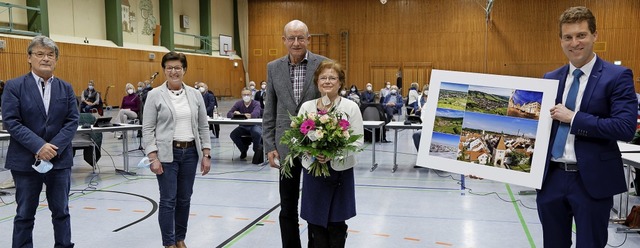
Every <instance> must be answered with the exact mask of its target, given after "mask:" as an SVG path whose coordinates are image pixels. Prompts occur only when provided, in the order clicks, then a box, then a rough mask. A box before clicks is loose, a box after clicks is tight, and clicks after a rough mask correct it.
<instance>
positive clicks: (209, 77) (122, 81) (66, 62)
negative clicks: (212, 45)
mask: <svg viewBox="0 0 640 248" xmlns="http://www.w3.org/2000/svg"><path fill="white" fill-rule="evenodd" d="M0 39H2V40H5V41H7V42H6V44H7V48H5V49H2V50H0V79H1V80H7V79H11V78H15V77H18V76H21V75H23V74H25V73H27V72H29V65H28V63H27V55H26V48H27V45H28V43H29V41H30V39H26V38H14V37H12V36H2V35H0ZM58 47H59V48H60V59H59V60H58V63H57V68H56V70H55V72H54V75H55V76H56V77H59V78H62V79H64V80H65V81H67V82H69V83H71V84H72V85H73V88H74V90H75V92H76V94H80V93H81V92H82V90H84V89H85V88H86V87H87V83H88V82H89V80H94V82H95V86H96V88H97V89H98V91H100V92H102V94H103V95H104V93H106V89H107V87H108V86H110V85H113V86H114V87H113V88H110V89H109V94H108V97H107V99H106V100H107V102H108V103H109V104H110V105H120V103H121V101H122V97H123V96H124V95H125V91H124V87H125V85H126V84H127V83H132V84H134V85H135V86H137V85H136V84H137V82H139V81H144V80H146V79H149V77H150V76H151V75H152V74H153V73H154V72H159V73H160V74H159V75H158V77H157V79H156V80H155V83H154V84H153V86H154V87H156V86H158V85H160V84H161V83H162V82H163V81H164V74H163V71H162V67H161V65H160V63H161V61H162V56H163V55H164V53H161V52H151V51H141V50H131V49H124V48H112V47H99V46H89V45H81V44H69V43H61V42H58ZM149 53H155V55H156V59H155V60H149V59H148V56H149ZM187 62H188V67H187V68H188V69H187V73H186V74H185V78H184V81H185V83H187V84H188V85H190V86H193V83H194V82H195V81H203V82H205V83H207V85H208V86H209V89H211V90H213V91H214V92H215V93H216V96H234V97H240V89H242V87H244V78H243V75H244V71H243V70H242V67H241V66H238V67H237V68H235V67H234V66H233V61H232V60H229V59H228V58H215V57H210V56H202V55H190V54H187ZM238 63H239V64H242V62H241V61H239V60H238Z"/></svg>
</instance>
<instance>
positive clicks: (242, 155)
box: [240, 151, 247, 159]
mask: <svg viewBox="0 0 640 248" xmlns="http://www.w3.org/2000/svg"><path fill="white" fill-rule="evenodd" d="M245 158H247V151H241V152H240V159H245Z"/></svg>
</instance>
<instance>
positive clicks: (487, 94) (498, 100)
mask: <svg viewBox="0 0 640 248" xmlns="http://www.w3.org/2000/svg"><path fill="white" fill-rule="evenodd" d="M512 93H513V89H504V88H496V87H487V86H478V85H471V86H469V91H468V92H467V94H468V96H467V106H466V111H472V112H479V113H487V114H495V115H507V108H508V107H509V99H510V98H511V94H512Z"/></svg>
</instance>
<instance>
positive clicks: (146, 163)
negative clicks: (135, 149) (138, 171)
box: [138, 157, 151, 168]
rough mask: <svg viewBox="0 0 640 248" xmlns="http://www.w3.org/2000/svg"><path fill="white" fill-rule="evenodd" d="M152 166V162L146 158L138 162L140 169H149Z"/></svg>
mask: <svg viewBox="0 0 640 248" xmlns="http://www.w3.org/2000/svg"><path fill="white" fill-rule="evenodd" d="M150 165H151V162H149V158H148V157H144V158H142V159H141V160H140V162H138V168H149V166H150Z"/></svg>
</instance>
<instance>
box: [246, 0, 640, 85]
mask: <svg viewBox="0 0 640 248" xmlns="http://www.w3.org/2000/svg"><path fill="white" fill-rule="evenodd" d="M485 2H486V1H468V0H453V1H442V0H402V1H399V0H398V1H396V0H394V1H388V2H387V4H384V5H383V4H381V3H380V2H379V1H374V0H350V1H342V0H306V1H279V0H249V48H250V49H262V50H264V51H270V50H271V49H278V54H276V55H271V54H266V53H265V54H264V55H263V56H254V55H249V58H248V59H249V61H250V66H249V74H250V75H251V78H253V79H262V78H266V64H267V63H268V62H269V61H271V60H273V59H276V58H278V57H281V56H284V55H285V54H286V53H287V50H286V48H285V46H284V45H283V43H282V40H281V36H282V32H283V26H284V25H285V24H286V23H287V22H289V21H290V20H293V19H299V20H301V21H303V22H305V23H306V24H307V25H308V26H309V30H310V32H311V33H312V34H329V36H328V41H327V44H328V51H327V52H326V54H324V55H326V56H328V57H329V58H333V59H336V60H337V59H339V57H340V52H341V49H340V44H341V42H340V31H341V30H348V31H349V42H348V44H349V47H348V51H349V65H348V67H347V68H349V71H348V72H347V73H348V75H349V77H348V78H349V81H350V82H347V85H351V84H356V85H357V86H358V88H360V89H362V88H364V86H365V84H366V83H367V82H371V83H372V84H374V88H376V89H379V88H380V87H381V86H382V85H383V83H384V82H382V81H380V80H379V79H378V78H377V77H378V76H376V75H378V74H380V73H379V72H377V71H376V72H374V71H373V70H374V69H376V70H377V69H380V68H378V67H376V66H373V67H372V66H371V65H372V64H373V65H376V64H384V63H393V64H395V65H399V66H400V67H402V68H403V72H404V71H406V70H407V69H408V67H409V66H408V65H411V64H412V63H427V64H429V65H431V68H432V69H442V70H456V71H468V72H481V73H491V74H501V75H515V76H526V77H542V75H543V74H544V73H545V72H547V71H551V70H553V69H555V68H557V67H559V66H561V65H563V64H565V63H567V59H566V57H565V56H564V54H563V53H562V50H561V48H560V41H559V27H558V23H557V22H558V18H559V16H560V14H561V13H562V12H563V11H564V10H565V9H567V8H568V7H570V6H576V5H585V6H587V7H588V8H590V9H591V10H592V12H593V13H594V15H595V16H596V20H597V30H598V41H599V42H605V43H606V46H607V47H606V48H607V49H606V51H602V52H597V54H598V56H600V57H601V58H604V59H605V60H608V61H611V62H613V61H614V60H620V61H622V64H623V66H626V67H628V68H631V69H632V70H634V71H635V72H636V74H635V75H636V76H635V77H636V80H637V81H636V86H637V87H636V89H640V87H638V84H640V18H638V16H640V1H637V0H584V1H575V0H540V1H496V2H495V4H494V6H493V9H492V14H491V19H490V21H489V22H486V21H485V20H486V19H485V13H484V10H483V9H482V6H480V5H484V4H485ZM485 40H486V43H485ZM425 73H426V74H427V75H430V69H428V72H425ZM386 74H388V73H383V74H381V75H383V76H381V77H382V78H385V79H386V76H384V75H386ZM416 80H417V81H418V82H419V83H420V85H421V86H422V85H423V84H424V83H427V82H428V80H429V78H428V77H427V78H424V79H422V78H420V77H418V78H416ZM422 80H424V81H422ZM389 81H392V82H394V81H395V80H389ZM403 81H404V85H403V86H404V88H405V89H404V90H403V92H404V93H405V94H406V89H408V85H409V84H410V83H411V81H409V80H408V79H407V78H406V76H405V78H404V80H403Z"/></svg>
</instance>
